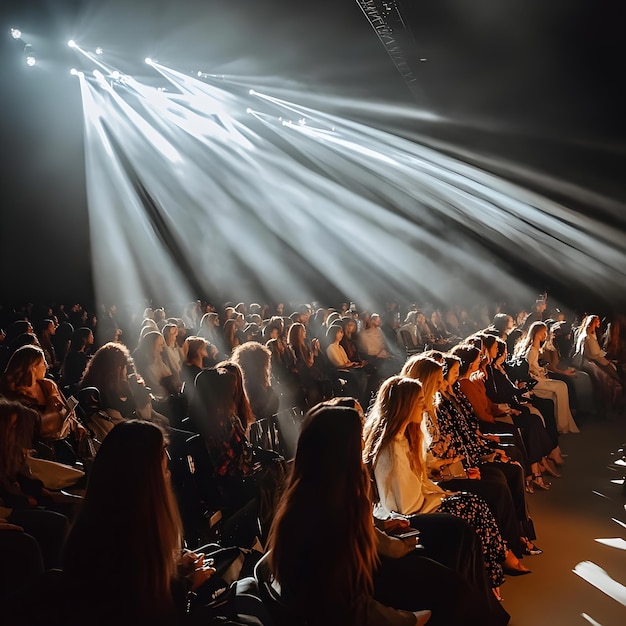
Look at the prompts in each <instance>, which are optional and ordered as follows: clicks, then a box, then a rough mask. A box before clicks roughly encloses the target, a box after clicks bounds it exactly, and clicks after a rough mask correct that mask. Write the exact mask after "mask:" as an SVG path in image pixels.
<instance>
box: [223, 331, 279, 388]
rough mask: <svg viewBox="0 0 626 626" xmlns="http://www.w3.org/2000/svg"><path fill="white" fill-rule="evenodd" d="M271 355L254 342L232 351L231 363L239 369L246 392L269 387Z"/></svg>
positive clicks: (266, 349) (267, 350) (263, 347)
mask: <svg viewBox="0 0 626 626" xmlns="http://www.w3.org/2000/svg"><path fill="white" fill-rule="evenodd" d="M271 358H272V353H271V352H270V351H269V349H268V348H266V347H265V346H263V345H261V344H260V343H258V342H256V341H248V342H246V343H244V344H242V345H241V346H237V347H236V348H235V349H234V350H233V356H232V361H233V363H236V364H237V365H239V367H240V368H241V371H242V373H243V382H244V386H245V387H246V390H248V392H249V391H250V389H251V387H254V386H261V387H269V386H270V374H271V367H270V366H271Z"/></svg>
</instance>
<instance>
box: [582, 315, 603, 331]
mask: <svg viewBox="0 0 626 626" xmlns="http://www.w3.org/2000/svg"><path fill="white" fill-rule="evenodd" d="M583 327H584V328H585V330H586V331H587V333H589V334H591V333H592V332H594V331H595V330H596V329H597V328H600V318H599V317H598V316H597V315H587V318H586V319H585V320H584V322H583Z"/></svg>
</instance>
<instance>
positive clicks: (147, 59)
mask: <svg viewBox="0 0 626 626" xmlns="http://www.w3.org/2000/svg"><path fill="white" fill-rule="evenodd" d="M144 60H145V62H146V65H152V63H154V61H153V60H152V59H151V58H150V57H146V58H145V59H144Z"/></svg>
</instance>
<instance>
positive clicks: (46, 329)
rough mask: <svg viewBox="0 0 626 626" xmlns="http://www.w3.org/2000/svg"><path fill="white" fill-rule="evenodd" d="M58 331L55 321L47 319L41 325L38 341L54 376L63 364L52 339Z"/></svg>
mask: <svg viewBox="0 0 626 626" xmlns="http://www.w3.org/2000/svg"><path fill="white" fill-rule="evenodd" d="M56 330H57V325H56V324H55V323H54V320H51V319H45V320H43V321H42V322H41V324H40V325H39V332H38V333H37V339H39V345H40V346H41V349H42V350H43V353H44V356H45V357H46V362H47V363H48V369H49V371H50V373H51V374H52V375H54V376H56V374H57V373H58V370H59V367H60V365H61V363H60V362H59V360H58V359H57V354H56V350H55V349H54V345H53V344H52V338H53V337H54V335H55V333H56Z"/></svg>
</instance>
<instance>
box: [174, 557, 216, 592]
mask: <svg viewBox="0 0 626 626" xmlns="http://www.w3.org/2000/svg"><path fill="white" fill-rule="evenodd" d="M212 566H213V559H207V558H206V557H205V555H204V553H202V552H200V553H198V554H196V553H195V552H190V551H189V550H185V551H184V552H183V554H182V556H181V557H180V560H179V561H178V568H179V572H180V573H181V575H182V576H184V577H185V578H186V579H187V580H188V581H189V587H190V589H191V591H195V590H196V589H197V588H198V587H200V586H201V585H202V584H203V583H205V582H206V581H207V580H209V578H211V576H213V574H215V568H214V567H212Z"/></svg>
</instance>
